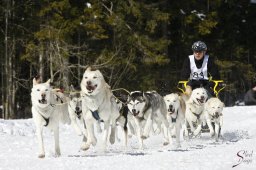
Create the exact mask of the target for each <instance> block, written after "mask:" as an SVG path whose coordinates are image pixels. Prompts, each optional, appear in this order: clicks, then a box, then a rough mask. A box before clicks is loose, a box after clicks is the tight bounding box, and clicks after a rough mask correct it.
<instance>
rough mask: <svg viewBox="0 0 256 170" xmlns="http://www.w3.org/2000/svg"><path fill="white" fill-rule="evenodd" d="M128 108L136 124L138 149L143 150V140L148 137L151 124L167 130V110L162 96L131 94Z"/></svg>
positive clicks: (152, 93)
mask: <svg viewBox="0 0 256 170" xmlns="http://www.w3.org/2000/svg"><path fill="white" fill-rule="evenodd" d="M128 108H129V111H130V112H131V113H132V114H133V116H134V119H135V124H136V134H137V136H138V139H139V141H140V148H141V149H143V148H144V144H143V140H144V139H146V138H148V137H149V133H150V131H151V130H152V128H153V122H155V123H157V127H158V128H159V129H161V124H162V123H163V124H164V127H165V128H166V129H167V128H168V126H169V125H168V121H167V117H166V113H167V109H166V105H165V102H164V99H163V97H162V96H160V95H159V94H158V93H157V92H155V91H151V92H145V93H143V92H141V91H134V92H131V94H130V96H129V98H128Z"/></svg>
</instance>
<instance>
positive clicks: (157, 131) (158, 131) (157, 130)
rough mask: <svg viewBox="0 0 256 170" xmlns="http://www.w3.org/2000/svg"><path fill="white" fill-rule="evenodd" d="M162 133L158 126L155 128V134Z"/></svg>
mask: <svg viewBox="0 0 256 170" xmlns="http://www.w3.org/2000/svg"><path fill="white" fill-rule="evenodd" d="M160 133H161V129H159V128H156V130H154V132H153V134H154V135H159V134H160Z"/></svg>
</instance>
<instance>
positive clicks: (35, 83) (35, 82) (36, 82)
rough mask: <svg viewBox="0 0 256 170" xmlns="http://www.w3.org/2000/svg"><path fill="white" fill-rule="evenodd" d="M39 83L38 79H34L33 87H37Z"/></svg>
mask: <svg viewBox="0 0 256 170" xmlns="http://www.w3.org/2000/svg"><path fill="white" fill-rule="evenodd" d="M37 84H38V81H37V80H36V78H33V86H35V85H37Z"/></svg>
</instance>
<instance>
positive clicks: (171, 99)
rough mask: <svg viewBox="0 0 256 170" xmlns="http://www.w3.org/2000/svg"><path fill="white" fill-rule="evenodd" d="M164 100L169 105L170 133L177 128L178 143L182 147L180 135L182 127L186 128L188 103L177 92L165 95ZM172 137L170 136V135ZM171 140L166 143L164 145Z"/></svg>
mask: <svg viewBox="0 0 256 170" xmlns="http://www.w3.org/2000/svg"><path fill="white" fill-rule="evenodd" d="M164 101H165V103H166V107H167V120H168V122H169V129H168V130H169V135H171V134H172V133H171V132H172V130H173V129H174V130H175V136H176V145H177V147H180V135H181V130H182V128H184V129H185V110H186V105H185V101H184V100H183V99H182V97H181V96H180V95H179V94H177V93H171V94H168V95H166V96H164ZM182 134H183V133H182ZM169 139H170V137H169ZM167 144H169V142H167V143H164V145H167Z"/></svg>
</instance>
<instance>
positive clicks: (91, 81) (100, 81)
mask: <svg viewBox="0 0 256 170" xmlns="http://www.w3.org/2000/svg"><path fill="white" fill-rule="evenodd" d="M80 85H81V95H82V111H83V118H84V121H85V124H86V128H87V135H88V136H87V141H86V143H84V144H82V149H83V150H87V149H89V148H90V145H91V144H92V145H96V143H97V139H96V137H95V134H94V123H98V124H100V122H102V123H104V134H103V145H104V146H103V149H104V150H105V149H106V145H107V141H108V136H109V128H110V127H111V133H110V139H109V140H110V143H111V144H113V143H114V142H115V129H116V121H117V118H118V117H119V116H120V114H119V111H118V106H117V104H116V102H115V98H114V97H113V94H112V92H111V89H110V86H109V85H108V84H107V83H106V82H105V80H104V77H103V75H102V73H101V72H100V71H99V70H96V69H92V68H91V67H88V68H87V69H86V70H85V72H84V74H83V78H82V81H81V84H80Z"/></svg>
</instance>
